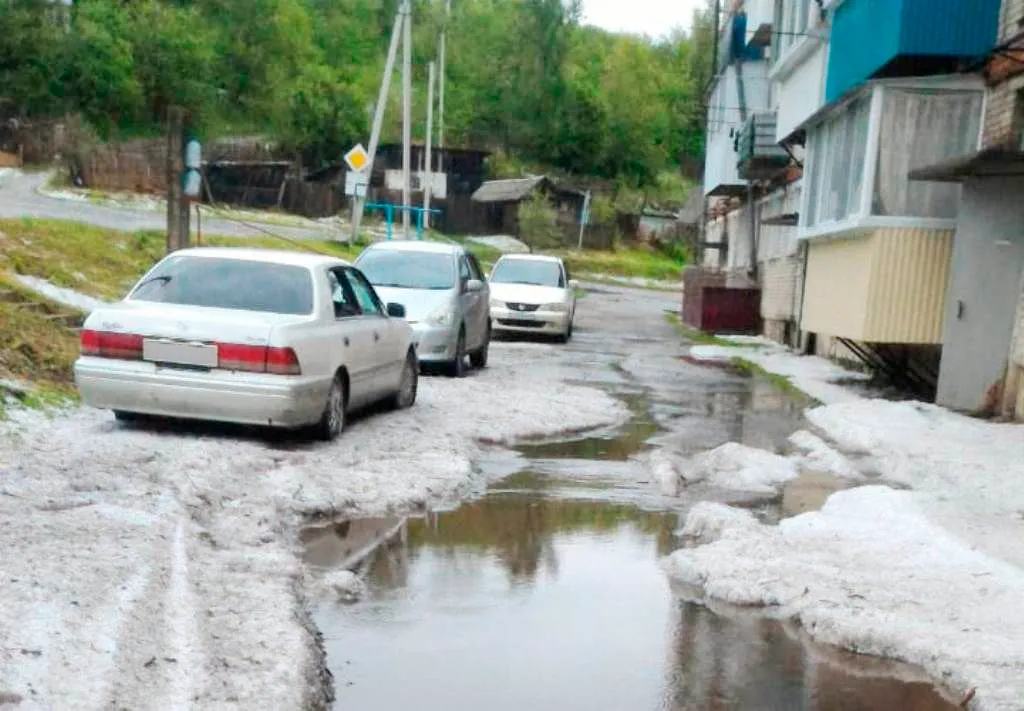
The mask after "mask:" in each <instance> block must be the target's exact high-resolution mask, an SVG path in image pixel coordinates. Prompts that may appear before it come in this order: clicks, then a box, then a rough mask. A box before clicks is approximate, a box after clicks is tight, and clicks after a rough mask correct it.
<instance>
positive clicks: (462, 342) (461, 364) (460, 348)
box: [448, 328, 466, 378]
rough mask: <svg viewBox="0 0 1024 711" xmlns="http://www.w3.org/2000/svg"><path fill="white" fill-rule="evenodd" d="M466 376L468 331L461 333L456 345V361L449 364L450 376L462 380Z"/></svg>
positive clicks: (462, 330)
mask: <svg viewBox="0 0 1024 711" xmlns="http://www.w3.org/2000/svg"><path fill="white" fill-rule="evenodd" d="M465 374H466V329H464V328H463V329H461V330H460V331H459V340H458V341H456V343H455V360H453V361H452V362H451V363H449V364H448V375H450V376H451V377H453V378H461V377H462V376H464V375H465Z"/></svg>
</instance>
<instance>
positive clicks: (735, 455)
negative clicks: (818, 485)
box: [680, 442, 799, 494]
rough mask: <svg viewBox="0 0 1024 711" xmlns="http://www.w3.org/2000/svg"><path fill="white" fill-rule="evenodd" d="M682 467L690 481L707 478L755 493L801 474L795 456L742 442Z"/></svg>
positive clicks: (715, 483) (721, 485)
mask: <svg viewBox="0 0 1024 711" xmlns="http://www.w3.org/2000/svg"><path fill="white" fill-rule="evenodd" d="M680 469H681V474H682V478H683V481H684V482H685V483H687V484H692V483H696V482H705V483H707V484H709V485H711V486H713V487H715V488H716V489H725V490H728V491H742V492H749V493H753V494H773V493H775V492H776V491H777V490H778V489H779V487H780V486H781V485H782V484H784V483H785V482H787V481H790V480H791V479H795V478H796V477H797V475H798V474H799V472H798V470H797V465H796V463H795V462H793V461H792V460H791V459H788V458H787V457H782V456H779V455H777V454H773V453H771V452H766V451H764V450H763V449H757V448H755V447H748V446H746V445H743V444H739V443H738V442H728V443H726V444H723V445H722V446H720V447H717V448H715V449H712V450H711V451H710V452H705V453H703V454H699V455H697V456H696V457H694V458H693V459H691V460H690V461H689V462H688V463H687V464H685V465H683V466H681V467H680Z"/></svg>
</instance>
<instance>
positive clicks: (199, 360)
mask: <svg viewBox="0 0 1024 711" xmlns="http://www.w3.org/2000/svg"><path fill="white" fill-rule="evenodd" d="M142 358H143V360H149V361H153V362H154V363H173V364H175V365H192V366H198V367H201V368H216V367H217V361H218V353H217V346H207V345H204V344H202V343H181V342H179V341H159V340H154V339H150V338H147V339H145V340H143V341H142Z"/></svg>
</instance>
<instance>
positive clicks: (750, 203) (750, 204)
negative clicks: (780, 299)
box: [747, 181, 758, 288]
mask: <svg viewBox="0 0 1024 711" xmlns="http://www.w3.org/2000/svg"><path fill="white" fill-rule="evenodd" d="M754 196H755V192H754V183H753V181H750V182H748V183H747V210H748V211H749V212H750V215H749V216H748V218H747V219H748V220H749V221H750V278H751V280H753V282H754V287H755V288H756V287H757V271H758V270H757V206H756V205H755V203H754Z"/></svg>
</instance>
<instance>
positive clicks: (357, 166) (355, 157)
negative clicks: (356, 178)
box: [345, 143, 370, 173]
mask: <svg viewBox="0 0 1024 711" xmlns="http://www.w3.org/2000/svg"><path fill="white" fill-rule="evenodd" d="M345 162H346V163H348V167H349V168H351V169H352V170H354V171H356V172H357V173H358V172H359V171H361V170H363V169H364V168H366V166H367V164H368V163H369V162H370V156H369V155H368V154H367V152H366V149H365V148H363V144H362V143H360V144H358V145H356V147H355V148H353V149H352V150H350V151H349V152H348V153H346V154H345Z"/></svg>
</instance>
